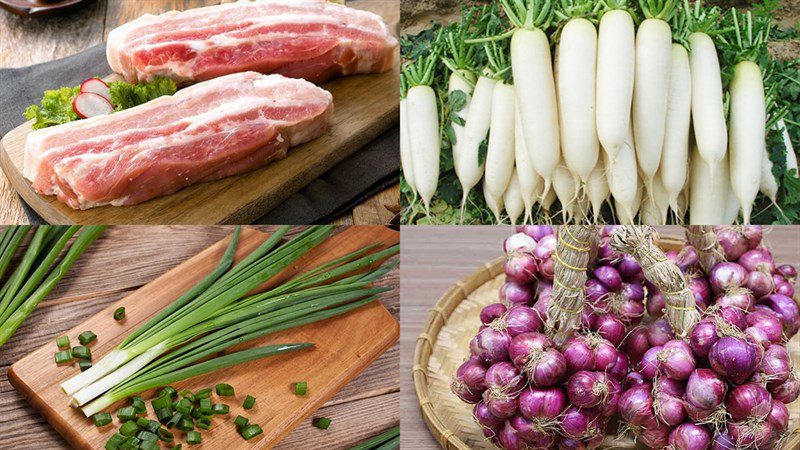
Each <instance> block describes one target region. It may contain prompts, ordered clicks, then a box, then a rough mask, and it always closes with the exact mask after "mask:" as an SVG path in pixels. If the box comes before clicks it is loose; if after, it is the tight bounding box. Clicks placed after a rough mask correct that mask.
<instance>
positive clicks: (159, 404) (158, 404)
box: [150, 396, 172, 411]
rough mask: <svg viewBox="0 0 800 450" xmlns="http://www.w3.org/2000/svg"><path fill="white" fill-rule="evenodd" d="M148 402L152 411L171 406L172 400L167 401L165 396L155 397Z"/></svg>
mask: <svg viewBox="0 0 800 450" xmlns="http://www.w3.org/2000/svg"><path fill="white" fill-rule="evenodd" d="M150 404H151V405H152V406H153V411H158V410H159V409H162V408H167V409H170V408H172V402H171V401H169V397H165V396H160V397H156V398H155V399H154V400H153V401H151V402H150Z"/></svg>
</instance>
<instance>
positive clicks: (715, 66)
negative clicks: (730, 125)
mask: <svg viewBox="0 0 800 450" xmlns="http://www.w3.org/2000/svg"><path fill="white" fill-rule="evenodd" d="M684 6H685V14H684V17H685V18H686V19H687V27H688V29H689V30H692V31H694V32H693V33H691V34H690V35H689V38H688V42H689V65H690V66H691V73H692V127H693V129H694V136H695V140H696V141H697V148H698V150H699V151H700V156H701V157H702V158H703V160H705V161H706V163H707V166H708V167H711V170H715V169H716V167H718V166H719V162H720V161H721V160H722V158H723V157H724V156H725V153H726V152H727V149H728V131H727V127H726V125H725V110H724V109H723V100H722V76H721V74H720V69H719V59H718V57H717V49H716V48H715V47H714V41H713V40H712V39H711V37H710V36H709V35H708V34H707V31H709V30H710V29H711V27H713V26H714V24H715V23H716V19H717V16H718V13H717V12H716V10H713V9H708V8H703V7H702V5H701V2H700V1H696V2H695V3H694V8H691V7H690V6H689V3H688V2H684Z"/></svg>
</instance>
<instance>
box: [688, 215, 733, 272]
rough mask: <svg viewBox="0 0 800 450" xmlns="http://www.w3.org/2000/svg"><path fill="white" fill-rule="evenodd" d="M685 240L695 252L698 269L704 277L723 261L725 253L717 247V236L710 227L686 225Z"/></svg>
mask: <svg viewBox="0 0 800 450" xmlns="http://www.w3.org/2000/svg"><path fill="white" fill-rule="evenodd" d="M686 240H687V241H689V243H690V244H692V247H694V249H695V251H696V252H697V258H698V259H699V261H700V267H701V268H702V269H703V272H704V273H705V274H706V275H708V274H710V273H711V269H713V268H714V266H716V265H717V264H718V263H721V262H723V261H724V260H725V252H724V251H723V250H722V246H721V245H719V241H717V235H716V233H714V228H713V227H712V226H711V225H688V226H687V227H686Z"/></svg>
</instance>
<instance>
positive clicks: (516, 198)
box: [503, 170, 525, 225]
mask: <svg viewBox="0 0 800 450" xmlns="http://www.w3.org/2000/svg"><path fill="white" fill-rule="evenodd" d="M503 204H504V205H505V208H506V213H508V219H509V220H510V221H511V225H516V224H517V219H519V216H520V215H522V212H523V211H524V210H525V203H524V202H523V201H522V192H520V190H519V176H518V175H517V171H516V170H515V171H514V173H513V174H512V175H511V182H510V183H508V188H507V189H506V192H505V193H504V194H503Z"/></svg>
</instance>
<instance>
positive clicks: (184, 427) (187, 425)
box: [178, 418, 194, 431]
mask: <svg viewBox="0 0 800 450" xmlns="http://www.w3.org/2000/svg"><path fill="white" fill-rule="evenodd" d="M178 429H179V430H181V431H191V430H194V421H193V420H192V419H189V418H185V419H181V421H180V422H178Z"/></svg>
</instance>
